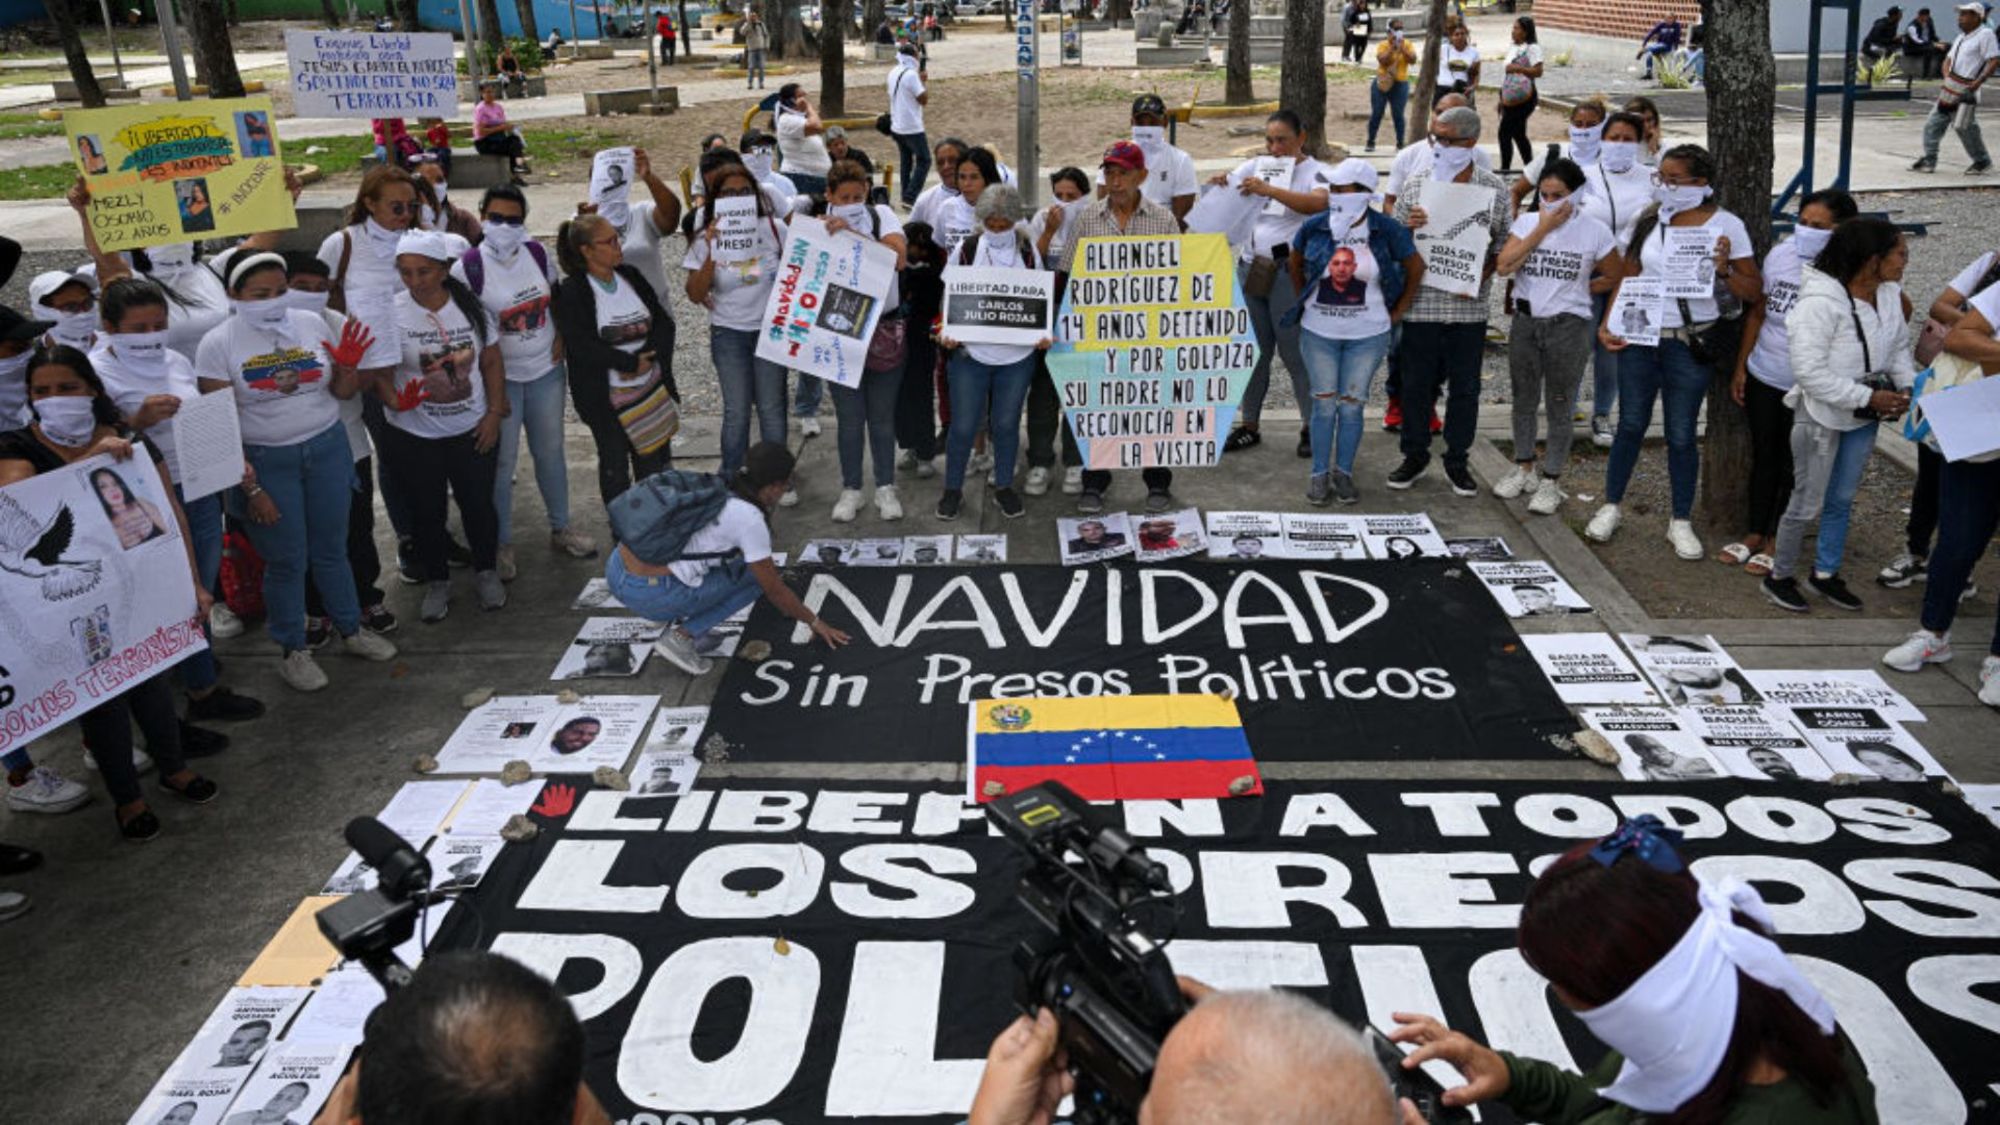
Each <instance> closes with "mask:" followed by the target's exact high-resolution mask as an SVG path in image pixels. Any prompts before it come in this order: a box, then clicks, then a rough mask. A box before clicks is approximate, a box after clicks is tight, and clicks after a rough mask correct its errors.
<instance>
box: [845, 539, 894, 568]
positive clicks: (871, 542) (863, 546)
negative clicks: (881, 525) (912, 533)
mask: <svg viewBox="0 0 2000 1125" xmlns="http://www.w3.org/2000/svg"><path fill="white" fill-rule="evenodd" d="M902 559H903V541H902V540H901V539H858V540H856V541H855V543H854V560H853V562H852V564H851V565H853V566H895V565H896V564H898V563H899V562H901V561H902Z"/></svg>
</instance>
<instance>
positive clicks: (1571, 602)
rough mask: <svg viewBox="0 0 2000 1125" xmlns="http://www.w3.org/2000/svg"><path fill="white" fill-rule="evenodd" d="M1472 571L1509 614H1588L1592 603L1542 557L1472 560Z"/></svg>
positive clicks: (1518, 615)
mask: <svg viewBox="0 0 2000 1125" xmlns="http://www.w3.org/2000/svg"><path fill="white" fill-rule="evenodd" d="M1466 565H1467V566H1469V567H1471V568H1472V573H1474V574H1477V575H1478V576H1479V580H1480V581H1481V582H1484V583H1486V592H1487V593H1489V594H1492V595H1493V600H1494V601H1496V602H1499V603H1500V608H1501V609H1502V610H1503V611H1505V612H1506V614H1507V616H1509V617H1560V616H1562V615H1563V614H1566V613H1589V612H1590V603H1589V602H1587V601H1584V600H1583V595H1582V594H1579V593H1577V592H1576V588H1575V587H1573V586H1571V585H1570V584H1569V583H1568V582H1566V581H1564V580H1563V576H1562V575H1560V574H1557V573H1556V568H1555V567H1553V566H1550V565H1549V564H1548V563H1546V562H1543V561H1541V560H1540V559H1518V560H1515V561H1512V562H1471V563H1467V564H1466Z"/></svg>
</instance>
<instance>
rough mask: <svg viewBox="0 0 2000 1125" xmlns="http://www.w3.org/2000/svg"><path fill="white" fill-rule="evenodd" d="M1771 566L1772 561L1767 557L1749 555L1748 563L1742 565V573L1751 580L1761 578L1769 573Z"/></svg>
mask: <svg viewBox="0 0 2000 1125" xmlns="http://www.w3.org/2000/svg"><path fill="white" fill-rule="evenodd" d="M1772 565H1773V564H1772V559H1771V556H1769V555H1763V554H1758V555H1751V556H1750V561H1749V562H1746V563H1744V564H1743V573H1745V574H1748V575H1750V576H1751V577H1753V578H1762V577H1764V576H1765V575H1767V574H1769V573H1771V567H1772Z"/></svg>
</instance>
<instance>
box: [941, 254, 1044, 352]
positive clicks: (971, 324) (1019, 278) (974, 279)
mask: <svg viewBox="0 0 2000 1125" xmlns="http://www.w3.org/2000/svg"><path fill="white" fill-rule="evenodd" d="M1055 309H1056V275H1055V274H1053V273H1051V272H1049V271H1048V270H1010V269H995V268H993V267H990V266H966V265H959V264H957V263H953V264H952V265H950V266H947V267H946V268H945V271H944V323H943V325H942V327H940V328H939V330H938V332H939V334H940V335H943V336H948V337H950V338H951V339H953V340H956V341H958V342H959V343H961V344H1027V345H1034V344H1039V343H1041V342H1042V341H1043V340H1046V339H1048V338H1049V337H1050V335H1051V334H1052V333H1053V332H1054V326H1055Z"/></svg>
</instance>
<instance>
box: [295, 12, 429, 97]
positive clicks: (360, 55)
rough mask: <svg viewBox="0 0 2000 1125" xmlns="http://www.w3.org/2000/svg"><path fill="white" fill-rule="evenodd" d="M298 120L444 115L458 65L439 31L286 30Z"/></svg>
mask: <svg viewBox="0 0 2000 1125" xmlns="http://www.w3.org/2000/svg"><path fill="white" fill-rule="evenodd" d="M285 61H286V62H287V63H289V64H291V68H292V111H293V112H294V113H296V114H298V115H299V116H300V117H450V116H451V115H452V114H454V113H456V112H457V111H458V64H457V62H456V60H455V59H454V58H453V57H452V46H451V36H450V35H447V34H444V33H443V32H423V33H410V32H367V31H353V32H349V31H287V32H285Z"/></svg>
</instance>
